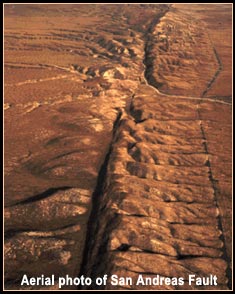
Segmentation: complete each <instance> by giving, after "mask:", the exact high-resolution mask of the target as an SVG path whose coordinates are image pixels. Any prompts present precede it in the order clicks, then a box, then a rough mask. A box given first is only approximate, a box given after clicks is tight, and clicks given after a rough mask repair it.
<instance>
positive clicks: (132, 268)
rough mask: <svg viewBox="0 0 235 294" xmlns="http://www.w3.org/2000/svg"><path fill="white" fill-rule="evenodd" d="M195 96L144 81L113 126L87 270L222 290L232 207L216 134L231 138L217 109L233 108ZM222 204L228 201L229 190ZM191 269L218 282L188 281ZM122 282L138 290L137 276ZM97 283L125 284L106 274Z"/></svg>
mask: <svg viewBox="0 0 235 294" xmlns="http://www.w3.org/2000/svg"><path fill="white" fill-rule="evenodd" d="M199 101H200V100H199ZM199 101H194V102H192V101H190V100H187V99H180V98H178V99H177V98H175V99H174V98H166V97H162V96H161V95H158V94H156V93H154V92H153V90H150V89H147V88H146V87H144V86H143V87H141V88H140V89H139V91H138V92H137V93H136V95H135V97H134V99H133V100H132V104H131V106H130V112H129V113H128V114H127V115H126V116H123V118H122V120H121V121H120V123H119V126H118V127H117V129H116V132H115V136H114V139H113V144H112V152H111V156H110V160H109V163H108V167H107V174H106V177H105V183H104V185H103V190H102V191H101V195H97V197H98V198H97V199H99V201H98V206H95V210H96V211H95V212H94V213H95V216H94V217H95V219H97V222H96V223H94V222H92V230H91V232H92V233H91V234H90V236H92V237H90V238H89V239H88V251H87V256H86V262H85V268H84V272H83V273H85V274H86V275H88V276H92V277H94V278H95V277H97V276H102V275H104V274H105V273H108V274H109V277H111V276H112V275H117V276H119V277H123V276H127V277H132V279H133V281H136V280H137V279H138V276H139V275H140V274H143V275H144V277H154V276H155V275H160V276H161V277H178V278H179V277H183V278H184V280H185V284H184V286H179V285H178V286H177V285H176V286H173V285H171V286H169V285H166V284H164V283H163V285H159V286H154V285H148V286H145V287H144V289H158V290H159V289H162V290H167V289H218V287H219V288H220V289H227V287H228V286H227V285H228V279H229V278H230V277H229V268H228V267H229V260H230V259H231V243H230V241H229V240H228V239H227V237H226V235H227V233H226V227H228V226H229V224H231V213H230V214H229V215H227V216H225V214H226V211H227V210H226V208H225V207H224V204H223V203H224V201H223V198H224V193H223V192H222V191H221V190H220V187H222V186H223V185H224V180H222V178H221V177H220V176H219V173H218V171H219V170H221V169H220V168H221V166H222V165H223V166H224V170H226V169H227V167H228V164H229V161H230V158H229V156H228V157H227V158H226V157H225V156H224V154H221V155H220V152H219V149H220V147H219V146H218V149H217V148H216V147H215V146H216V144H215V142H214V138H215V137H216V136H218V135H219V136H220V138H221V140H223V141H226V140H227V139H228V138H229V136H230V131H231V129H229V126H231V121H230V119H231V116H229V115H228V116H223V115H221V109H223V111H226V112H228V113H229V112H230V111H231V109H230V107H229V106H227V105H223V106H222V105H220V104H217V103H204V102H203V101H200V102H199ZM212 113H213V120H212V119H211V116H212ZM153 114H154V115H153ZM212 124H213V128H210V131H209V129H208V127H209V125H210V126H211V125H212ZM215 125H217V127H215ZM224 128H225V129H226V132H225V131H222V129H224ZM219 129H220V130H221V131H220V132H219V134H218V130H219ZM211 146H214V149H211ZM229 150H230V151H229V152H231V149H229ZM215 161H216V164H215V165H214V164H213V163H214V162H215ZM229 179H231V169H227V179H226V181H230V180H229ZM227 192H228V191H227ZM229 199H230V200H229ZM94 201H96V199H94ZM226 203H227V204H228V206H230V205H231V198H230V197H229V198H227V200H226ZM229 203H230V204H229ZM190 274H195V275H197V276H200V277H206V276H210V275H216V276H217V278H218V285H210V286H205V287H203V286H200V287H199V286H197V285H195V284H192V285H190V284H189V275H190ZM125 286H128V287H127V288H128V289H143V286H138V285H135V283H133V284H132V285H125ZM103 288H104V289H123V285H122V284H119V285H118V287H117V285H115V286H114V285H112V282H111V280H109V283H108V284H107V286H104V287H103ZM124 288H125V287H124ZM93 289H97V286H96V285H94V286H93Z"/></svg>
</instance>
